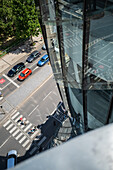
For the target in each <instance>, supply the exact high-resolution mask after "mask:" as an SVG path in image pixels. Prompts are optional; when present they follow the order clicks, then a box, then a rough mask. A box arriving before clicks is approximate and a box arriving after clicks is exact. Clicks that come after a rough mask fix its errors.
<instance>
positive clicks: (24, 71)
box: [22, 68, 30, 74]
mask: <svg viewBox="0 0 113 170" xmlns="http://www.w3.org/2000/svg"><path fill="white" fill-rule="evenodd" d="M28 70H30V69H29V68H26V69H25V70H23V71H22V73H23V74H25V73H26V72H27V71H28Z"/></svg>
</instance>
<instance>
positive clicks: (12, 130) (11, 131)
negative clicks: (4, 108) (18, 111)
mask: <svg viewBox="0 0 113 170" xmlns="http://www.w3.org/2000/svg"><path fill="white" fill-rule="evenodd" d="M16 128H17V127H16V126H14V128H13V129H11V130H10V131H9V133H13V132H14V130H15V129H16Z"/></svg>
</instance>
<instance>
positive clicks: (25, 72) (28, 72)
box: [18, 68, 32, 81]
mask: <svg viewBox="0 0 113 170" xmlns="http://www.w3.org/2000/svg"><path fill="white" fill-rule="evenodd" d="M31 74H32V71H31V70H30V69H29V68H26V69H25V70H23V71H22V72H21V73H20V75H19V76H18V80H20V81H22V80H25V79H26V78H27V77H28V76H29V75H31Z"/></svg>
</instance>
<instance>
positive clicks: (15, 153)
mask: <svg viewBox="0 0 113 170" xmlns="http://www.w3.org/2000/svg"><path fill="white" fill-rule="evenodd" d="M9 155H16V156H17V151H16V150H11V151H9V152H8V156H9Z"/></svg>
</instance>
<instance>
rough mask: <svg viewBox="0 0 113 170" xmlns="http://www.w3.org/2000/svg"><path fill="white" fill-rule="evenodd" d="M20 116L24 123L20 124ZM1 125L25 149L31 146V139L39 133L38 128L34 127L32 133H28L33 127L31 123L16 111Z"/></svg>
mask: <svg viewBox="0 0 113 170" xmlns="http://www.w3.org/2000/svg"><path fill="white" fill-rule="evenodd" d="M20 118H22V121H25V122H26V124H25V125H24V124H21V121H19V120H20ZM3 127H4V128H5V129H6V130H7V131H8V132H9V133H10V134H11V135H12V136H13V137H14V138H15V139H16V140H17V141H18V142H19V144H21V145H22V146H23V147H24V148H25V149H26V150H28V149H29V148H30V146H31V143H32V141H33V140H34V138H35V137H36V136H38V135H40V130H39V129H36V131H34V133H33V134H32V133H30V131H31V129H34V126H33V124H32V123H30V122H29V120H27V119H26V118H25V117H23V115H21V114H20V112H16V113H15V114H14V115H12V116H11V117H10V118H9V119H8V120H7V121H6V122H5V123H4V124H3Z"/></svg>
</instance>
